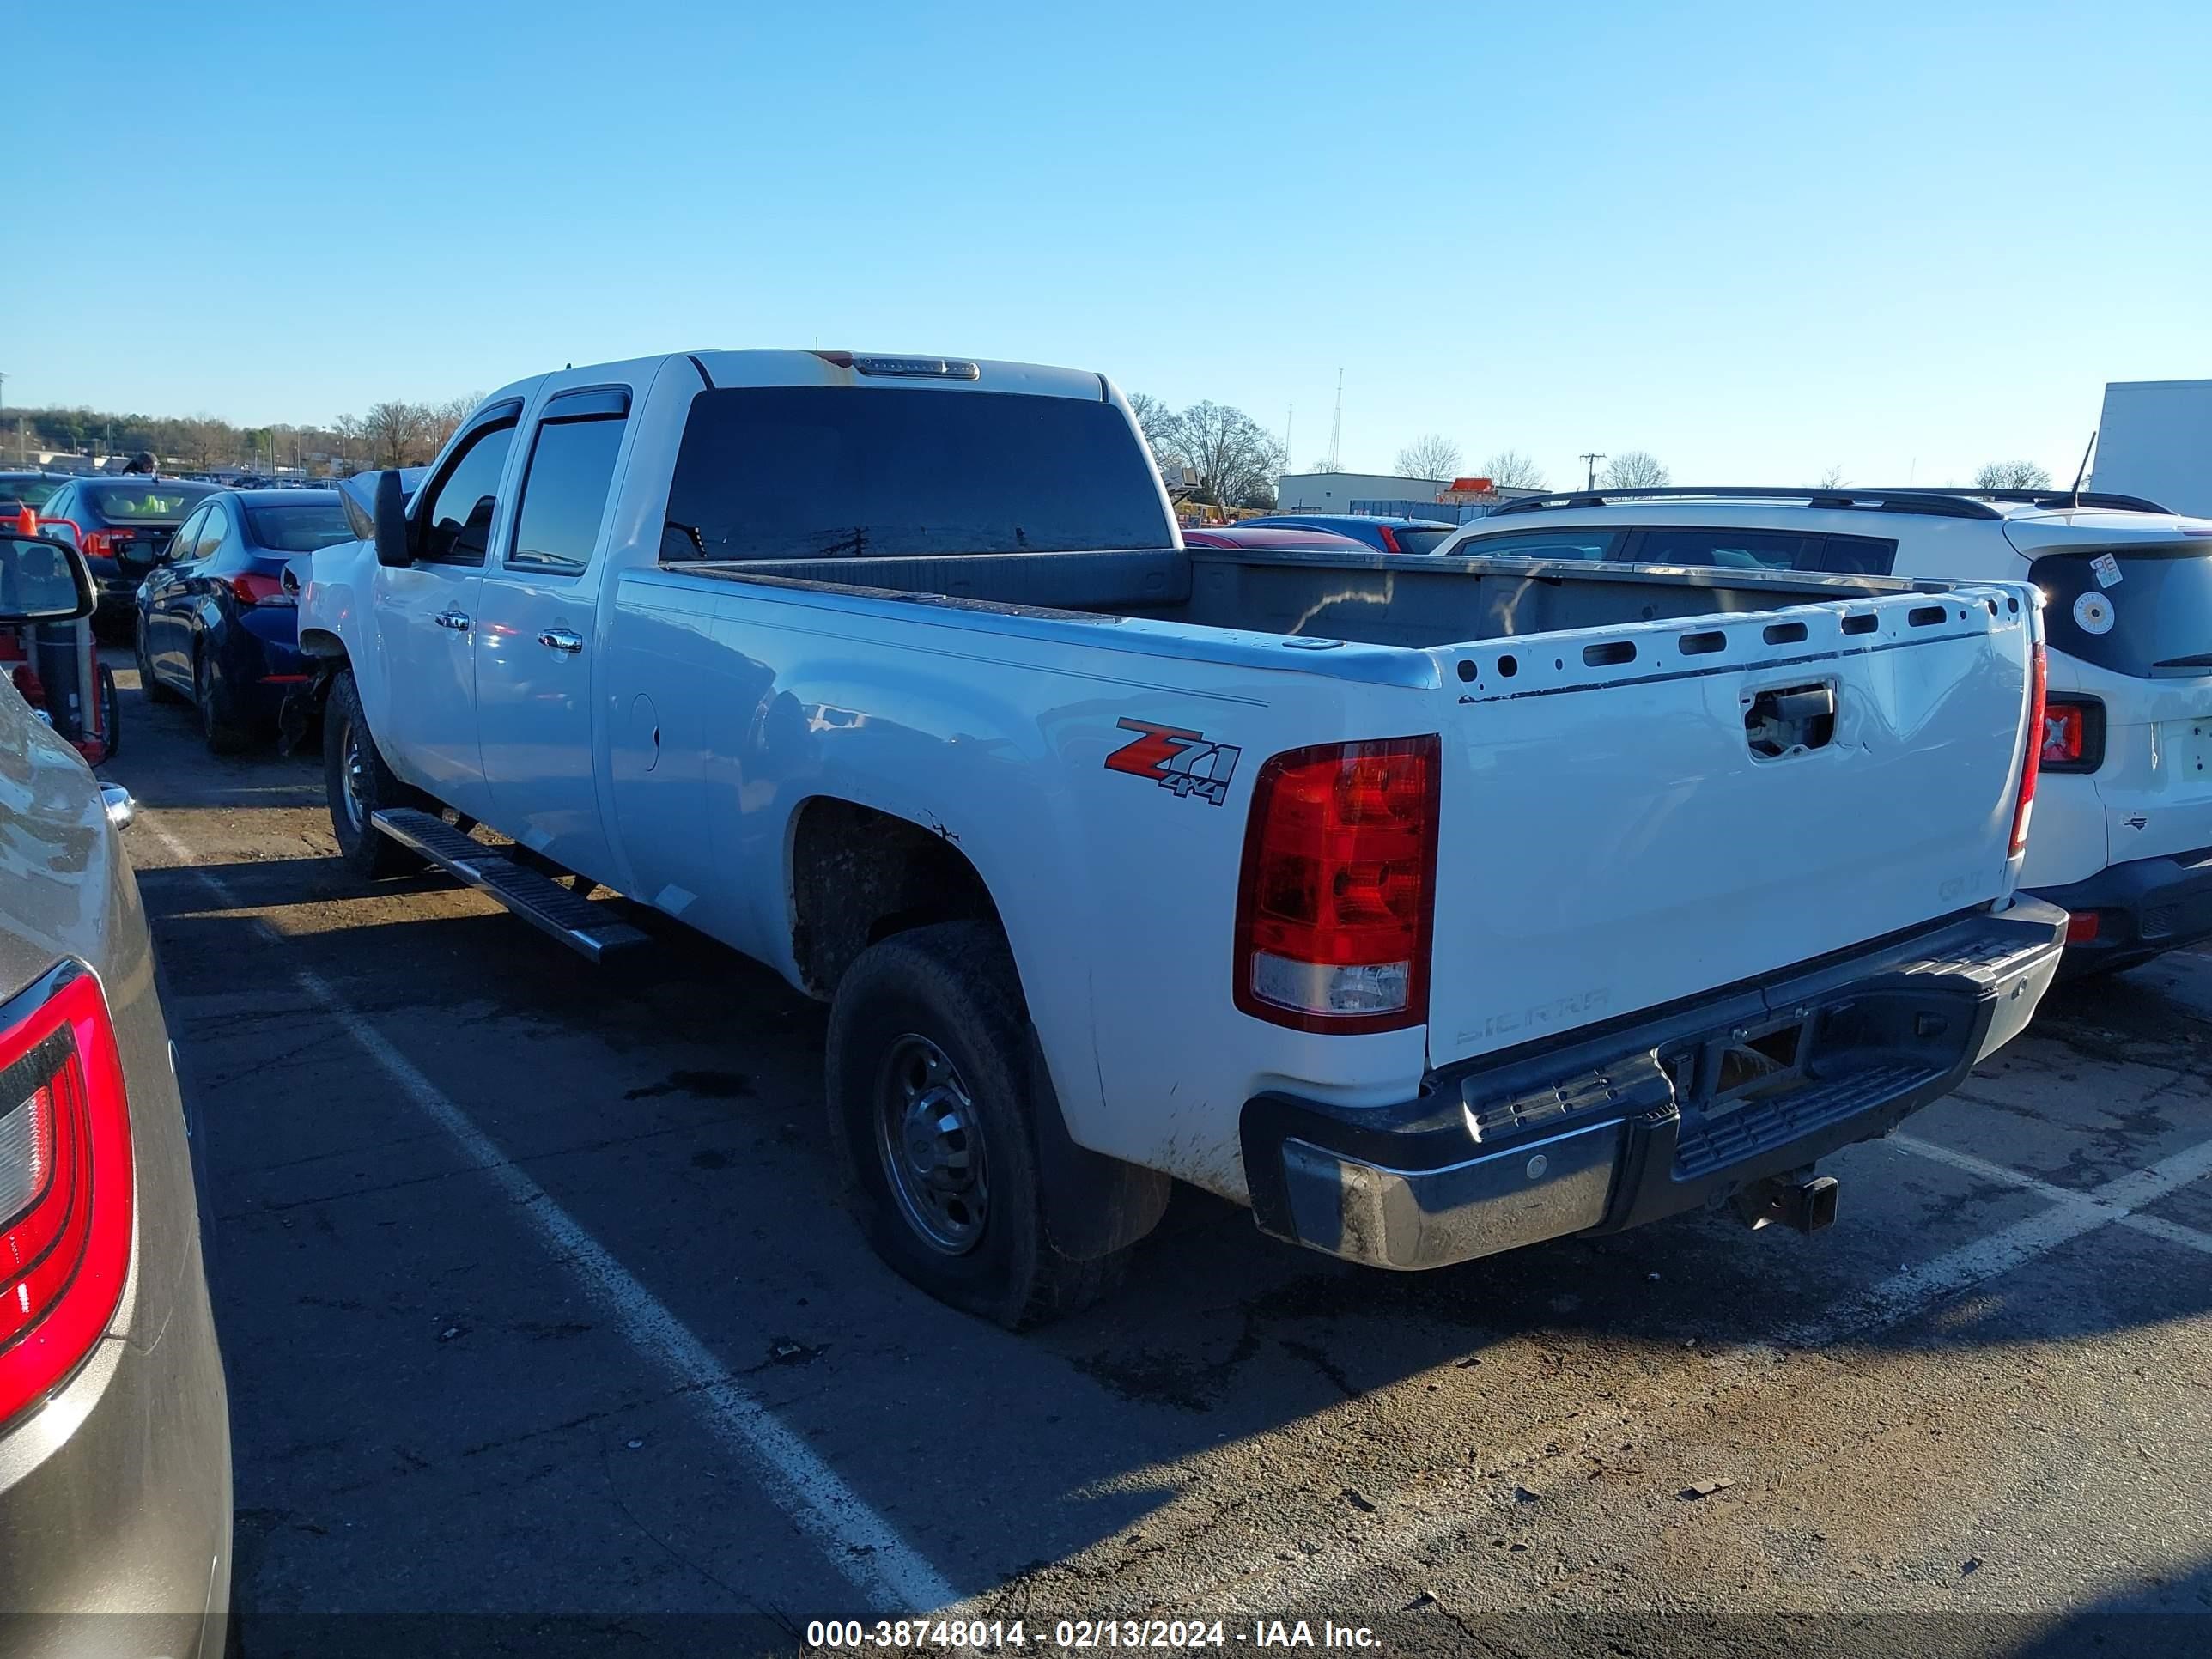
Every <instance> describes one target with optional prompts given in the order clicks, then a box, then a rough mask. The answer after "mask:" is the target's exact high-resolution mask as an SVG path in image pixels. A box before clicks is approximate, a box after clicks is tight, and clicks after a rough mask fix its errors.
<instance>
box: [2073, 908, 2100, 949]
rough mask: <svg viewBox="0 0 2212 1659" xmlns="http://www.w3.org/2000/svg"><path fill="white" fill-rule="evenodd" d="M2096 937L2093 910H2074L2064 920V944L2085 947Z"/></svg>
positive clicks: (2095, 917) (2095, 918) (2095, 922)
mask: <svg viewBox="0 0 2212 1659" xmlns="http://www.w3.org/2000/svg"><path fill="white" fill-rule="evenodd" d="M2096 937H2097V913H2096V912H2095V911H2094V910H2076V911H2075V912H2073V913H2072V914H2071V915H2069V916H2068V917H2067V918H2066V942H2067V943H2068V944H2069V945H2087V943H2089V941H2090V940H2092V939H2094V938H2096Z"/></svg>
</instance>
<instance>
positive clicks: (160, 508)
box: [84, 478, 215, 524]
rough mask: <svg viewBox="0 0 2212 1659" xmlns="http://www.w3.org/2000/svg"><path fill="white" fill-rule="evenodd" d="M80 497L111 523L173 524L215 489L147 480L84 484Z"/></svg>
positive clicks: (159, 479)
mask: <svg viewBox="0 0 2212 1659" xmlns="http://www.w3.org/2000/svg"><path fill="white" fill-rule="evenodd" d="M84 494H85V498H86V500H88V501H90V502H91V503H92V508H93V511H94V512H95V513H99V514H100V517H101V518H103V519H106V520H108V521H109V522H110V523H111V524H176V523H179V522H181V521H182V520H183V519H184V516H185V513H189V512H191V510H192V508H193V507H194V506H195V505H197V503H198V502H200V501H204V500H205V499H206V498H207V497H208V496H210V495H214V494H215V486H214V485H213V484H193V483H173V482H171V481H170V480H169V479H167V478H149V479H147V480H146V481H145V482H144V483H112V484H87V485H86V486H85V489H84Z"/></svg>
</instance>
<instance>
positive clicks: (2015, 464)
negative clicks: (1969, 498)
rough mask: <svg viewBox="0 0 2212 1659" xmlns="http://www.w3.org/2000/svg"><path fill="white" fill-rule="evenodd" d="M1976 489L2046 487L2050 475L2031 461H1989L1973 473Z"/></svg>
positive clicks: (2048, 483)
mask: <svg viewBox="0 0 2212 1659" xmlns="http://www.w3.org/2000/svg"><path fill="white" fill-rule="evenodd" d="M1974 488H1975V489H2050V488H2051V475H2050V474H2049V473H2048V472H2045V471H2044V470H2043V469H2042V468H2041V467H2039V466H2038V465H2036V464H2035V463H2034V462H2033V461H1991V462H1990V464H1989V465H1987V466H1985V467H1984V468H1983V469H1982V470H1981V471H1979V472H1977V473H1976V474H1974Z"/></svg>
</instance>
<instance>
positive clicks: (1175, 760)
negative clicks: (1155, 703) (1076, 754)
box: [1106, 720, 1243, 806]
mask: <svg viewBox="0 0 2212 1659" xmlns="http://www.w3.org/2000/svg"><path fill="white" fill-rule="evenodd" d="M1115 724H1116V725H1117V726H1120V727H1121V730H1123V731H1124V732H1141V733H1142V734H1143V735H1142V736H1140V737H1139V738H1137V740H1136V741H1135V742H1134V743H1125V744H1122V745H1121V747H1120V748H1119V749H1116V750H1115V751H1114V752H1113V753H1112V754H1110V755H1109V756H1107V757H1106V769H1107V770H1108V771H1109V772H1127V773H1128V774H1129V775H1131V776H1133V777H1139V778H1150V779H1152V781H1153V782H1155V783H1157V784H1158V785H1159V787H1161V788H1163V789H1172V790H1173V791H1175V793H1176V794H1177V795H1178V796H1181V797H1182V798H1184V799H1188V798H1189V797H1190V796H1193V795H1195V796H1197V797H1198V798H1199V799H1201V800H1210V801H1212V803H1213V804H1214V805H1216V806H1219V805H1222V804H1223V803H1224V802H1225V801H1226V800H1227V799H1229V780H1230V779H1231V777H1233V776H1234V775H1236V772H1237V756H1238V755H1239V754H1241V753H1243V750H1239V749H1237V748H1236V747H1234V746H1233V745H1231V744H1225V743H1210V742H1208V741H1207V740H1206V734H1205V733H1204V732H1187V731H1185V730H1183V729H1182V727H1181V726H1153V725H1151V724H1149V723H1148V722H1146V721H1144V720H1117V721H1116V722H1115Z"/></svg>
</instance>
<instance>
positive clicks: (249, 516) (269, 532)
mask: <svg viewBox="0 0 2212 1659" xmlns="http://www.w3.org/2000/svg"><path fill="white" fill-rule="evenodd" d="M246 525H247V526H248V528H249V529H250V530H251V532H252V537H253V539H254V541H255V542H256V543H258V544H259V545H261V546H263V547H265V548H267V549H268V550H270V552H272V553H312V552H313V551H314V550H316V549H317V548H319V547H329V546H331V545H332V544H335V543H337V542H349V541H351V540H352V539H353V532H352V531H351V530H350V529H349V528H348V527H347V526H346V515H345V509H344V508H343V507H340V506H339V505H338V504H337V502H336V501H302V502H301V503H299V504H298V505H296V506H295V505H294V504H293V503H291V502H289V501H287V502H286V503H285V504H284V505H283V506H282V507H248V508H246Z"/></svg>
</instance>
